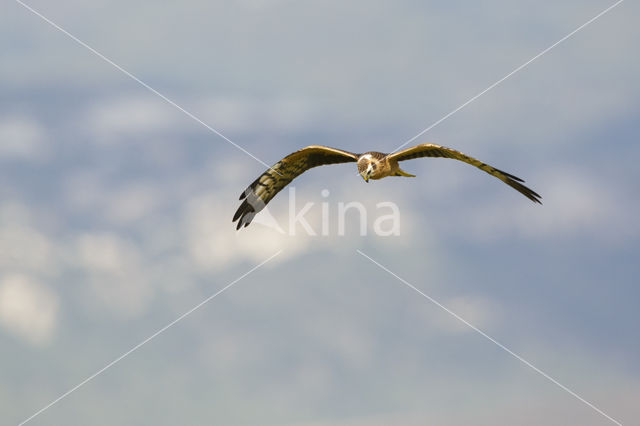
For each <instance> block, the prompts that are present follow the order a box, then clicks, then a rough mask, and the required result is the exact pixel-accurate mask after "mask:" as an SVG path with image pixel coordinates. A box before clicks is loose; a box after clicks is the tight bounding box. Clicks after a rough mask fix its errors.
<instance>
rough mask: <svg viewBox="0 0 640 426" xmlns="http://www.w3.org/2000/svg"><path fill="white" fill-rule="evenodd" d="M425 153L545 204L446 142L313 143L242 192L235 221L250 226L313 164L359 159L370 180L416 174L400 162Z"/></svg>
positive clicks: (507, 176) (511, 178) (517, 183)
mask: <svg viewBox="0 0 640 426" xmlns="http://www.w3.org/2000/svg"><path fill="white" fill-rule="evenodd" d="M421 157H442V158H452V159H454V160H460V161H463V162H465V163H467V164H471V165H472V166H475V167H477V168H479V169H480V170H483V171H485V172H487V173H489V174H490V175H492V176H495V177H497V178H498V179H500V180H501V181H503V182H504V183H506V184H507V185H509V186H510V187H512V188H513V189H515V190H516V191H518V192H520V193H521V194H523V195H524V196H525V197H527V198H528V199H530V200H531V201H533V202H536V203H540V204H542V203H541V201H540V199H541V198H542V197H540V195H538V194H537V193H536V192H534V191H533V190H532V189H530V188H528V187H526V186H524V185H523V184H522V183H523V182H524V181H523V180H522V179H520V178H518V177H516V176H514V175H512V174H509V173H506V172H503V171H502V170H498V169H496V168H494V167H491V166H489V165H488V164H485V163H483V162H481V161H479V160H476V159H475V158H473V157H469V156H468V155H465V154H463V153H461V152H460V151H456V150H455V149H451V148H447V147H444V146H439V145H435V144H431V143H425V144H420V145H416V146H413V147H411V148H407V149H403V150H402V151H398V152H394V153H391V154H383V153H381V152H375V151H371V152H365V153H364V154H354V153H352V152H348V151H343V150H341V149H336V148H330V147H327V146H321V145H311V146H308V147H306V148H302V149H301V150H299V151H296V152H294V153H292V154H289V155H287V156H286V157H284V158H283V159H282V160H280V161H278V162H277V163H276V164H275V165H274V166H273V167H272V168H270V169H269V170H267V171H266V172H264V173H263V174H262V175H260V176H259V177H258V178H257V179H256V180H255V181H254V182H253V183H252V184H251V185H249V186H248V187H247V189H246V190H245V191H244V192H243V193H242V194H240V200H242V204H240V207H239V208H238V210H237V211H236V213H235V215H234V216H233V222H235V221H238V225H237V227H236V229H240V228H241V227H242V226H248V225H249V224H250V223H251V220H253V217H254V216H255V215H256V213H258V212H259V211H260V210H262V209H263V208H264V206H266V205H267V203H268V202H269V201H271V199H272V198H273V197H275V196H276V194H277V193H278V192H280V191H281V190H282V189H283V188H284V187H286V186H287V185H288V184H289V183H290V182H291V181H292V180H293V179H295V178H296V177H298V176H299V175H301V174H302V173H304V172H305V171H307V170H309V169H311V168H313V167H317V166H324V165H326V164H336V163H349V162H355V163H357V166H358V173H360V175H361V176H362V177H363V178H364V180H365V181H366V182H368V181H369V179H382V178H385V177H387V176H406V177H415V176H414V175H411V174H409V173H407V172H405V171H404V170H402V169H401V168H400V166H399V165H398V162H399V161H405V160H411V159H414V158H421Z"/></svg>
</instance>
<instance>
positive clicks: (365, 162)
mask: <svg viewBox="0 0 640 426" xmlns="http://www.w3.org/2000/svg"><path fill="white" fill-rule="evenodd" d="M375 169H376V166H375V165H374V164H373V162H372V161H371V160H370V159H368V158H363V159H362V160H360V161H359V162H358V172H359V173H360V176H362V178H363V179H364V181H365V182H369V179H370V178H371V175H372V174H373V172H374V171H375Z"/></svg>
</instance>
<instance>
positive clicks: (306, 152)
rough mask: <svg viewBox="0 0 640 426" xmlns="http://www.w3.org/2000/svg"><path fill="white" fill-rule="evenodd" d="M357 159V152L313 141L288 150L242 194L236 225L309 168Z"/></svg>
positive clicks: (254, 212)
mask: <svg viewBox="0 0 640 426" xmlns="http://www.w3.org/2000/svg"><path fill="white" fill-rule="evenodd" d="M356 161H358V155H357V154H353V153H351V152H347V151H342V150H340V149H336V148H329V147H327V146H320V145H311V146H308V147H306V148H302V149H301V150H299V151H296V152H294V153H293V154H289V155H287V156H286V157H284V158H283V159H282V160H280V161H278V162H277V163H276V164H275V165H274V166H273V167H271V168H270V169H269V170H267V171H266V172H264V173H263V174H261V175H260V177H258V179H256V180H255V181H254V182H253V183H252V184H251V185H249V186H248V187H247V189H245V190H244V192H243V193H242V194H240V199H241V200H244V201H243V202H242V204H241V205H240V207H239V208H238V210H237V211H236V214H235V215H233V222H235V221H236V220H237V221H238V226H237V227H236V229H240V227H242V226H248V225H249V224H250V223H251V220H253V217H254V216H255V215H256V213H258V212H259V211H260V210H262V209H263V208H264V206H266V205H267V203H268V202H269V201H271V199H272V198H273V197H275V196H276V194H277V193H278V192H280V191H281V190H282V189H283V188H284V187H285V186H287V185H289V183H290V182H291V181H292V180H294V179H295V178H296V177H298V176H299V175H301V174H302V173H304V172H306V171H307V170H309V169H311V168H313V167H317V166H324V165H325V164H336V163H348V162H356Z"/></svg>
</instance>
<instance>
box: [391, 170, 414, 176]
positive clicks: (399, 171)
mask: <svg viewBox="0 0 640 426" xmlns="http://www.w3.org/2000/svg"><path fill="white" fill-rule="evenodd" d="M395 176H405V177H416V175H412V174H409V173H407V172H405V171H404V170H402V169H398V171H397V172H396V174H395Z"/></svg>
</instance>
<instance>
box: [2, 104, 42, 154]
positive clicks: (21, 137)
mask: <svg viewBox="0 0 640 426" xmlns="http://www.w3.org/2000/svg"><path fill="white" fill-rule="evenodd" d="M45 141H46V137H45V131H44V129H43V128H42V126H41V125H40V124H39V123H38V122H37V121H36V120H35V119H33V118H31V117H29V116H23V115H14V116H11V115H6V116H0V160H1V159H4V160H14V161H16V160H23V161H24V160H28V161H33V160H40V159H42V158H44V157H46V156H47V151H48V147H47V145H46V143H45Z"/></svg>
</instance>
